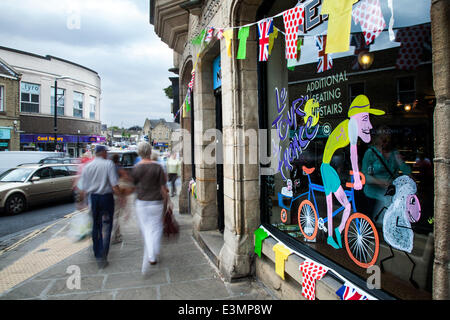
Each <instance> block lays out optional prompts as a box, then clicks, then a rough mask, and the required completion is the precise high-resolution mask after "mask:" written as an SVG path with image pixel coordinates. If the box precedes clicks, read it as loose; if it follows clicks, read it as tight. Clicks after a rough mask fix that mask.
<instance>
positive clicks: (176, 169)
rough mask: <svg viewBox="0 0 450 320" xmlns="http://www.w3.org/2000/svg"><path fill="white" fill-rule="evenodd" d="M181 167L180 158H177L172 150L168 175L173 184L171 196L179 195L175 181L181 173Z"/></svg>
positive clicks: (168, 160)
mask: <svg viewBox="0 0 450 320" xmlns="http://www.w3.org/2000/svg"><path fill="white" fill-rule="evenodd" d="M180 169H181V163H180V160H179V159H178V158H177V155H176V153H175V152H172V153H171V155H170V157H169V159H167V176H168V178H169V182H170V184H171V185H172V192H171V194H170V196H171V197H175V196H176V195H177V187H176V185H175V183H176V181H177V179H178V176H179V175H180Z"/></svg>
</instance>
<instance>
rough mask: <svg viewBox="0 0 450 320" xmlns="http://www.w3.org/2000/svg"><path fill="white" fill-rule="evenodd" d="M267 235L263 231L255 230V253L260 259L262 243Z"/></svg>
mask: <svg viewBox="0 0 450 320" xmlns="http://www.w3.org/2000/svg"><path fill="white" fill-rule="evenodd" d="M268 236H269V235H268V234H267V232H266V231H264V229H261V228H259V229H256V230H255V253H256V254H257V255H258V257H260V258H261V248H262V242H263V240H264V239H265V238H267V237H268Z"/></svg>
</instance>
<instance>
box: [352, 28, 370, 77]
mask: <svg viewBox="0 0 450 320" xmlns="http://www.w3.org/2000/svg"><path fill="white" fill-rule="evenodd" d="M350 45H351V46H354V47H355V52H354V54H355V56H356V57H355V59H354V60H353V62H352V69H353V70H361V66H360V65H359V62H358V55H359V54H360V53H361V52H369V46H368V45H367V44H366V40H365V39H364V35H363V34H362V33H356V34H354V35H352V39H351V41H350Z"/></svg>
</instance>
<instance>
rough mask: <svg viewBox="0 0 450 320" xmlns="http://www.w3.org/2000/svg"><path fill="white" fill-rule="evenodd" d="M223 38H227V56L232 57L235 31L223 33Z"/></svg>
mask: <svg viewBox="0 0 450 320" xmlns="http://www.w3.org/2000/svg"><path fill="white" fill-rule="evenodd" d="M222 36H223V37H224V38H225V45H226V47H227V54H228V56H229V57H231V40H232V39H233V29H228V30H225V31H224V32H222Z"/></svg>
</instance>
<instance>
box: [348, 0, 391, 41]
mask: <svg viewBox="0 0 450 320" xmlns="http://www.w3.org/2000/svg"><path fill="white" fill-rule="evenodd" d="M352 16H353V21H355V23H359V24H360V25H361V30H362V31H363V34H364V38H365V40H366V44H371V43H372V42H373V41H374V40H375V38H377V37H378V36H379V35H380V33H381V32H382V31H383V29H384V28H385V27H386V23H385V21H384V18H383V13H382V11H381V7H380V1H379V0H362V1H360V2H359V3H358V4H357V5H356V6H355V8H354V9H353V12H352Z"/></svg>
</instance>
